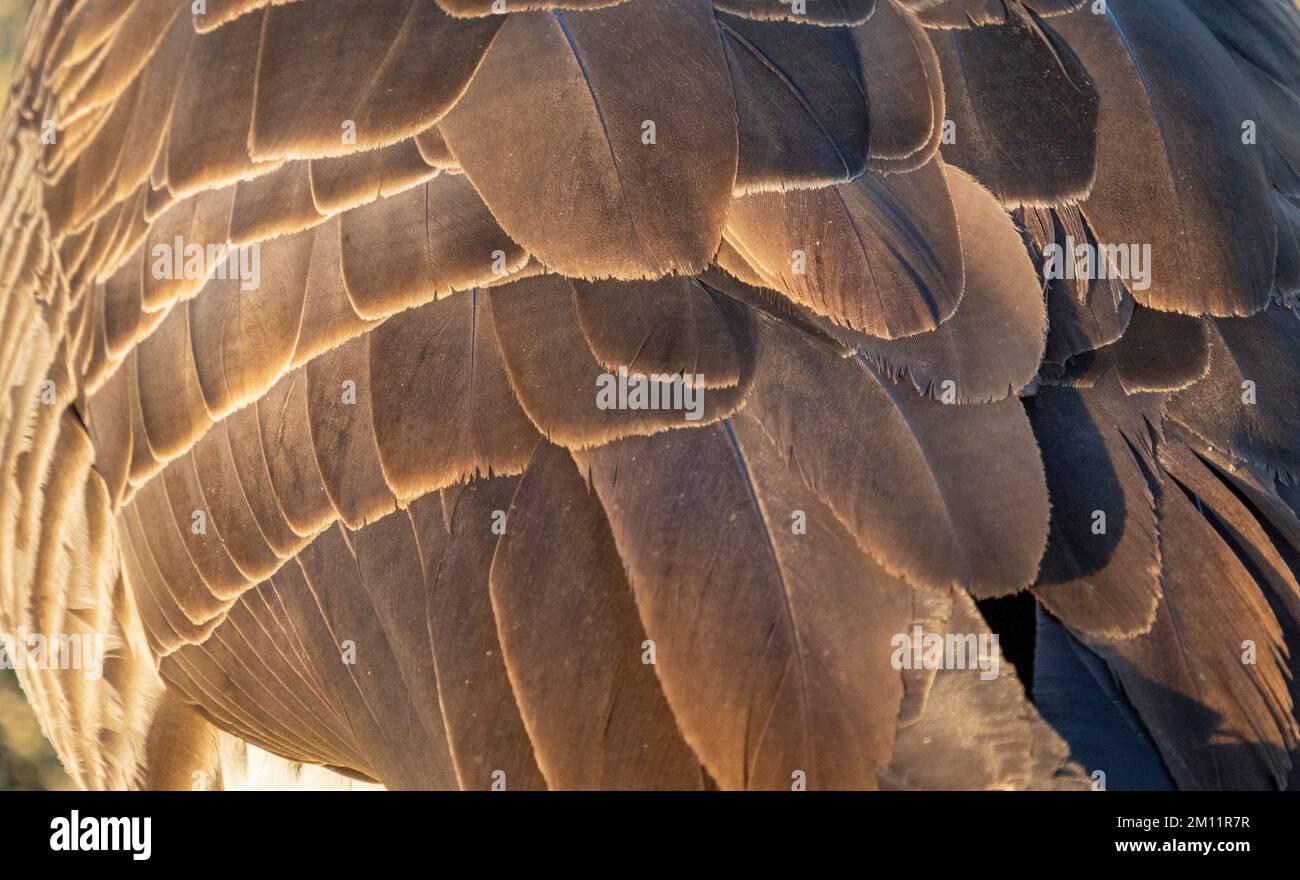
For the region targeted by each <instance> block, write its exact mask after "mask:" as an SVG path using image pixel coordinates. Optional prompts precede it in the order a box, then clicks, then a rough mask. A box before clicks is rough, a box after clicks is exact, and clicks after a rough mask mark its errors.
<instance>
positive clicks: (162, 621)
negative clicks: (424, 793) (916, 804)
mask: <svg viewBox="0 0 1300 880" xmlns="http://www.w3.org/2000/svg"><path fill="white" fill-rule="evenodd" d="M1298 131H1300V7H1297V5H1296V3H1295V2H1294V0H1104V2H1103V0H1096V2H1093V0H194V2H189V0H186V2H178V0H37V2H36V4H35V8H34V9H33V11H32V14H31V18H30V21H29V24H28V26H27V30H26V35H25V38H24V42H23V48H22V51H21V54H20V56H19V58H18V61H17V62H16V64H15V69H14V79H13V85H12V87H11V90H10V93H9V99H8V103H7V105H6V106H5V108H4V111H3V120H2V121H0V167H2V168H3V177H2V178H0V179H2V180H3V186H2V188H0V388H3V391H4V393H3V394H0V479H2V480H3V489H2V490H0V631H3V632H6V633H13V632H17V631H19V629H20V628H23V630H24V631H30V632H38V633H47V634H65V635H70V636H76V635H91V634H94V635H100V636H103V638H104V644H105V652H104V654H105V656H104V658H103V663H102V670H101V671H102V675H98V676H91V675H86V674H84V670H79V669H67V668H57V664H47V665H46V666H43V667H42V666H39V665H38V666H32V667H29V668H20V669H19V670H18V672H19V678H20V681H21V683H22V686H23V688H24V690H25V692H26V694H27V696H28V698H29V700H30V702H31V704H32V705H33V707H34V709H35V711H36V713H37V715H38V717H39V718H40V719H41V723H42V726H43V729H44V730H45V732H46V733H47V735H48V737H49V738H50V740H51V742H52V743H53V745H54V747H55V749H56V751H57V752H58V754H59V756H60V758H61V759H62V761H63V762H64V764H65V766H66V767H67V769H68V771H69V773H70V774H71V775H72V777H73V778H74V779H75V781H76V782H77V783H78V784H80V785H82V786H84V787H88V788H114V789H116V788H134V787H159V788H166V787H186V788H188V787H192V786H195V785H198V784H202V785H203V786H204V787H226V788H236V787H242V786H246V785H253V786H257V785H262V786H278V785H280V784H298V785H304V786H333V785H351V784H354V783H355V784H356V785H358V786H359V785H382V786H384V787H388V788H438V789H442V788H462V789H485V788H494V787H495V788H508V789H512V790H524V789H543V788H550V789H601V788H613V789H647V788H669V789H715V788H716V789H771V788H778V789H789V788H790V787H791V786H792V785H796V786H806V787H807V788H810V789H845V788H847V789H876V788H890V789H917V788H977V789H989V788H999V789H1005V788H1014V789H1048V788H1050V789H1060V788H1070V789H1079V788H1090V787H1096V786H1097V785H1098V784H1099V780H1104V782H1102V783H1101V784H1102V785H1103V786H1104V785H1108V786H1110V787H1112V788H1167V787H1177V788H1185V789H1256V788H1259V789H1270V788H1271V789H1284V788H1287V787H1289V786H1291V785H1292V784H1294V783H1296V781H1297V779H1300V763H1298V762H1300V726H1298V725H1297V720H1296V704H1295V701H1296V696H1297V692H1296V688H1297V685H1296V678H1295V673H1296V672H1297V654H1296V652H1297V651H1300V585H1298V584H1297V576H1298V575H1300V520H1298V519H1297V516H1298V515H1300V490H1297V488H1296V483H1295V481H1296V479H1297V477H1300V315H1298V314H1297V311H1296V309H1297V302H1300V300H1298V299H1297V294H1298V293H1300V139H1297V137H1296V132H1298ZM1081 249H1082V250H1081ZM1081 252H1082V253H1085V254H1089V253H1090V254H1092V255H1093V260H1092V262H1091V264H1090V265H1091V269H1089V268H1088V264H1087V263H1086V261H1085V263H1084V264H1082V268H1081V269H1080V264H1079V263H1077V262H1076V256H1077V254H1079V253H1081ZM1098 254H1101V255H1102V256H1101V257H1097V256H1096V255H1098ZM1062 255H1064V261H1063V262H1062V265H1064V264H1065V263H1069V271H1067V272H1056V273H1053V272H1049V271H1048V267H1049V265H1050V264H1051V262H1052V260H1053V259H1058V260H1059V259H1060V258H1061V256H1062ZM1121 256H1124V257H1129V258H1131V259H1130V260H1129V262H1127V263H1125V265H1126V266H1127V268H1128V270H1129V271H1128V272H1127V273H1120V274H1118V275H1117V274H1115V273H1114V272H1111V273H1107V272H1106V271H1105V270H1106V268H1107V267H1110V268H1111V269H1118V268H1119V267H1118V264H1117V262H1116V261H1117V260H1119V258H1120V257H1121ZM214 257H215V258H214ZM1076 269H1079V271H1077V272H1076V271H1075V270H1076ZM614 380H617V381H618V382H621V383H623V385H625V386H626V387H623V386H620V388H619V390H618V392H617V394H615V395H614V397H613V398H612V399H614V400H615V402H616V404H615V405H613V406H605V405H602V404H600V399H601V398H600V397H599V393H598V392H599V389H601V388H602V387H603V383H605V382H606V381H610V382H612V381H614ZM638 383H639V384H638ZM651 385H653V387H654V390H655V391H656V393H659V392H662V393H663V394H665V395H669V396H668V398H666V399H667V400H669V405H667V406H664V405H659V406H657V407H655V406H649V405H636V404H635V403H633V401H634V399H635V398H634V396H633V395H634V394H635V393H636V392H635V391H633V390H632V389H633V387H634V386H635V387H637V388H640V389H642V391H646V389H648V388H650V387H651ZM611 393H613V392H611ZM646 393H648V392H646ZM671 393H677V394H679V395H685V397H683V398H680V399H679V400H678V404H679V405H675V404H673V403H672V397H671ZM693 395H697V397H695V396H693ZM688 400H696V401H697V402H698V404H699V405H698V408H695V409H691V408H690V407H689V406H687V405H686V404H685V403H684V401H688ZM642 403H644V401H642ZM661 404H662V401H661ZM684 410H685V411H684ZM995 606H996V607H1000V608H1003V609H1005V608H1011V609H1014V610H1013V612H1012V613H1011V614H1010V615H1009V616H1008V615H1007V614H1004V613H995V612H994V610H993V609H994V608H995ZM912 633H927V634H929V635H932V636H935V637H938V638H939V639H940V640H943V639H945V638H948V640H949V641H950V642H951V640H952V639H956V640H958V641H959V642H963V641H968V642H969V643H971V644H980V645H986V644H991V645H992V648H991V654H990V655H989V656H985V657H983V658H982V659H985V660H989V661H992V663H993V664H994V674H993V675H988V674H987V673H988V672H989V669H988V668H986V667H984V666H981V667H978V668H971V667H970V666H969V665H968V664H957V666H958V668H952V667H953V664H951V663H940V664H925V663H922V664H913V663H910V662H904V663H900V662H899V656H900V654H899V649H898V645H899V639H900V638H902V637H905V636H908V635H909V634H912ZM995 636H996V637H997V638H996V639H994V637H995ZM904 644H907V641H906V639H904ZM999 644H1000V645H1002V646H1003V647H1005V652H1004V651H1003V648H1002V647H999ZM905 659H906V658H905ZM936 665H937V666H938V667H942V668H936ZM52 667H55V668H52ZM1013 667H1014V668H1013ZM999 668H1000V670H1001V671H1000V672H998V671H997V669H999ZM267 767H274V768H275V774H273V776H262V777H260V781H259V777H258V772H259V768H261V769H262V770H265V769H266V768H267ZM304 768H307V769H304ZM286 777H287V779H288V783H285V781H284V780H285V778H286Z"/></svg>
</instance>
